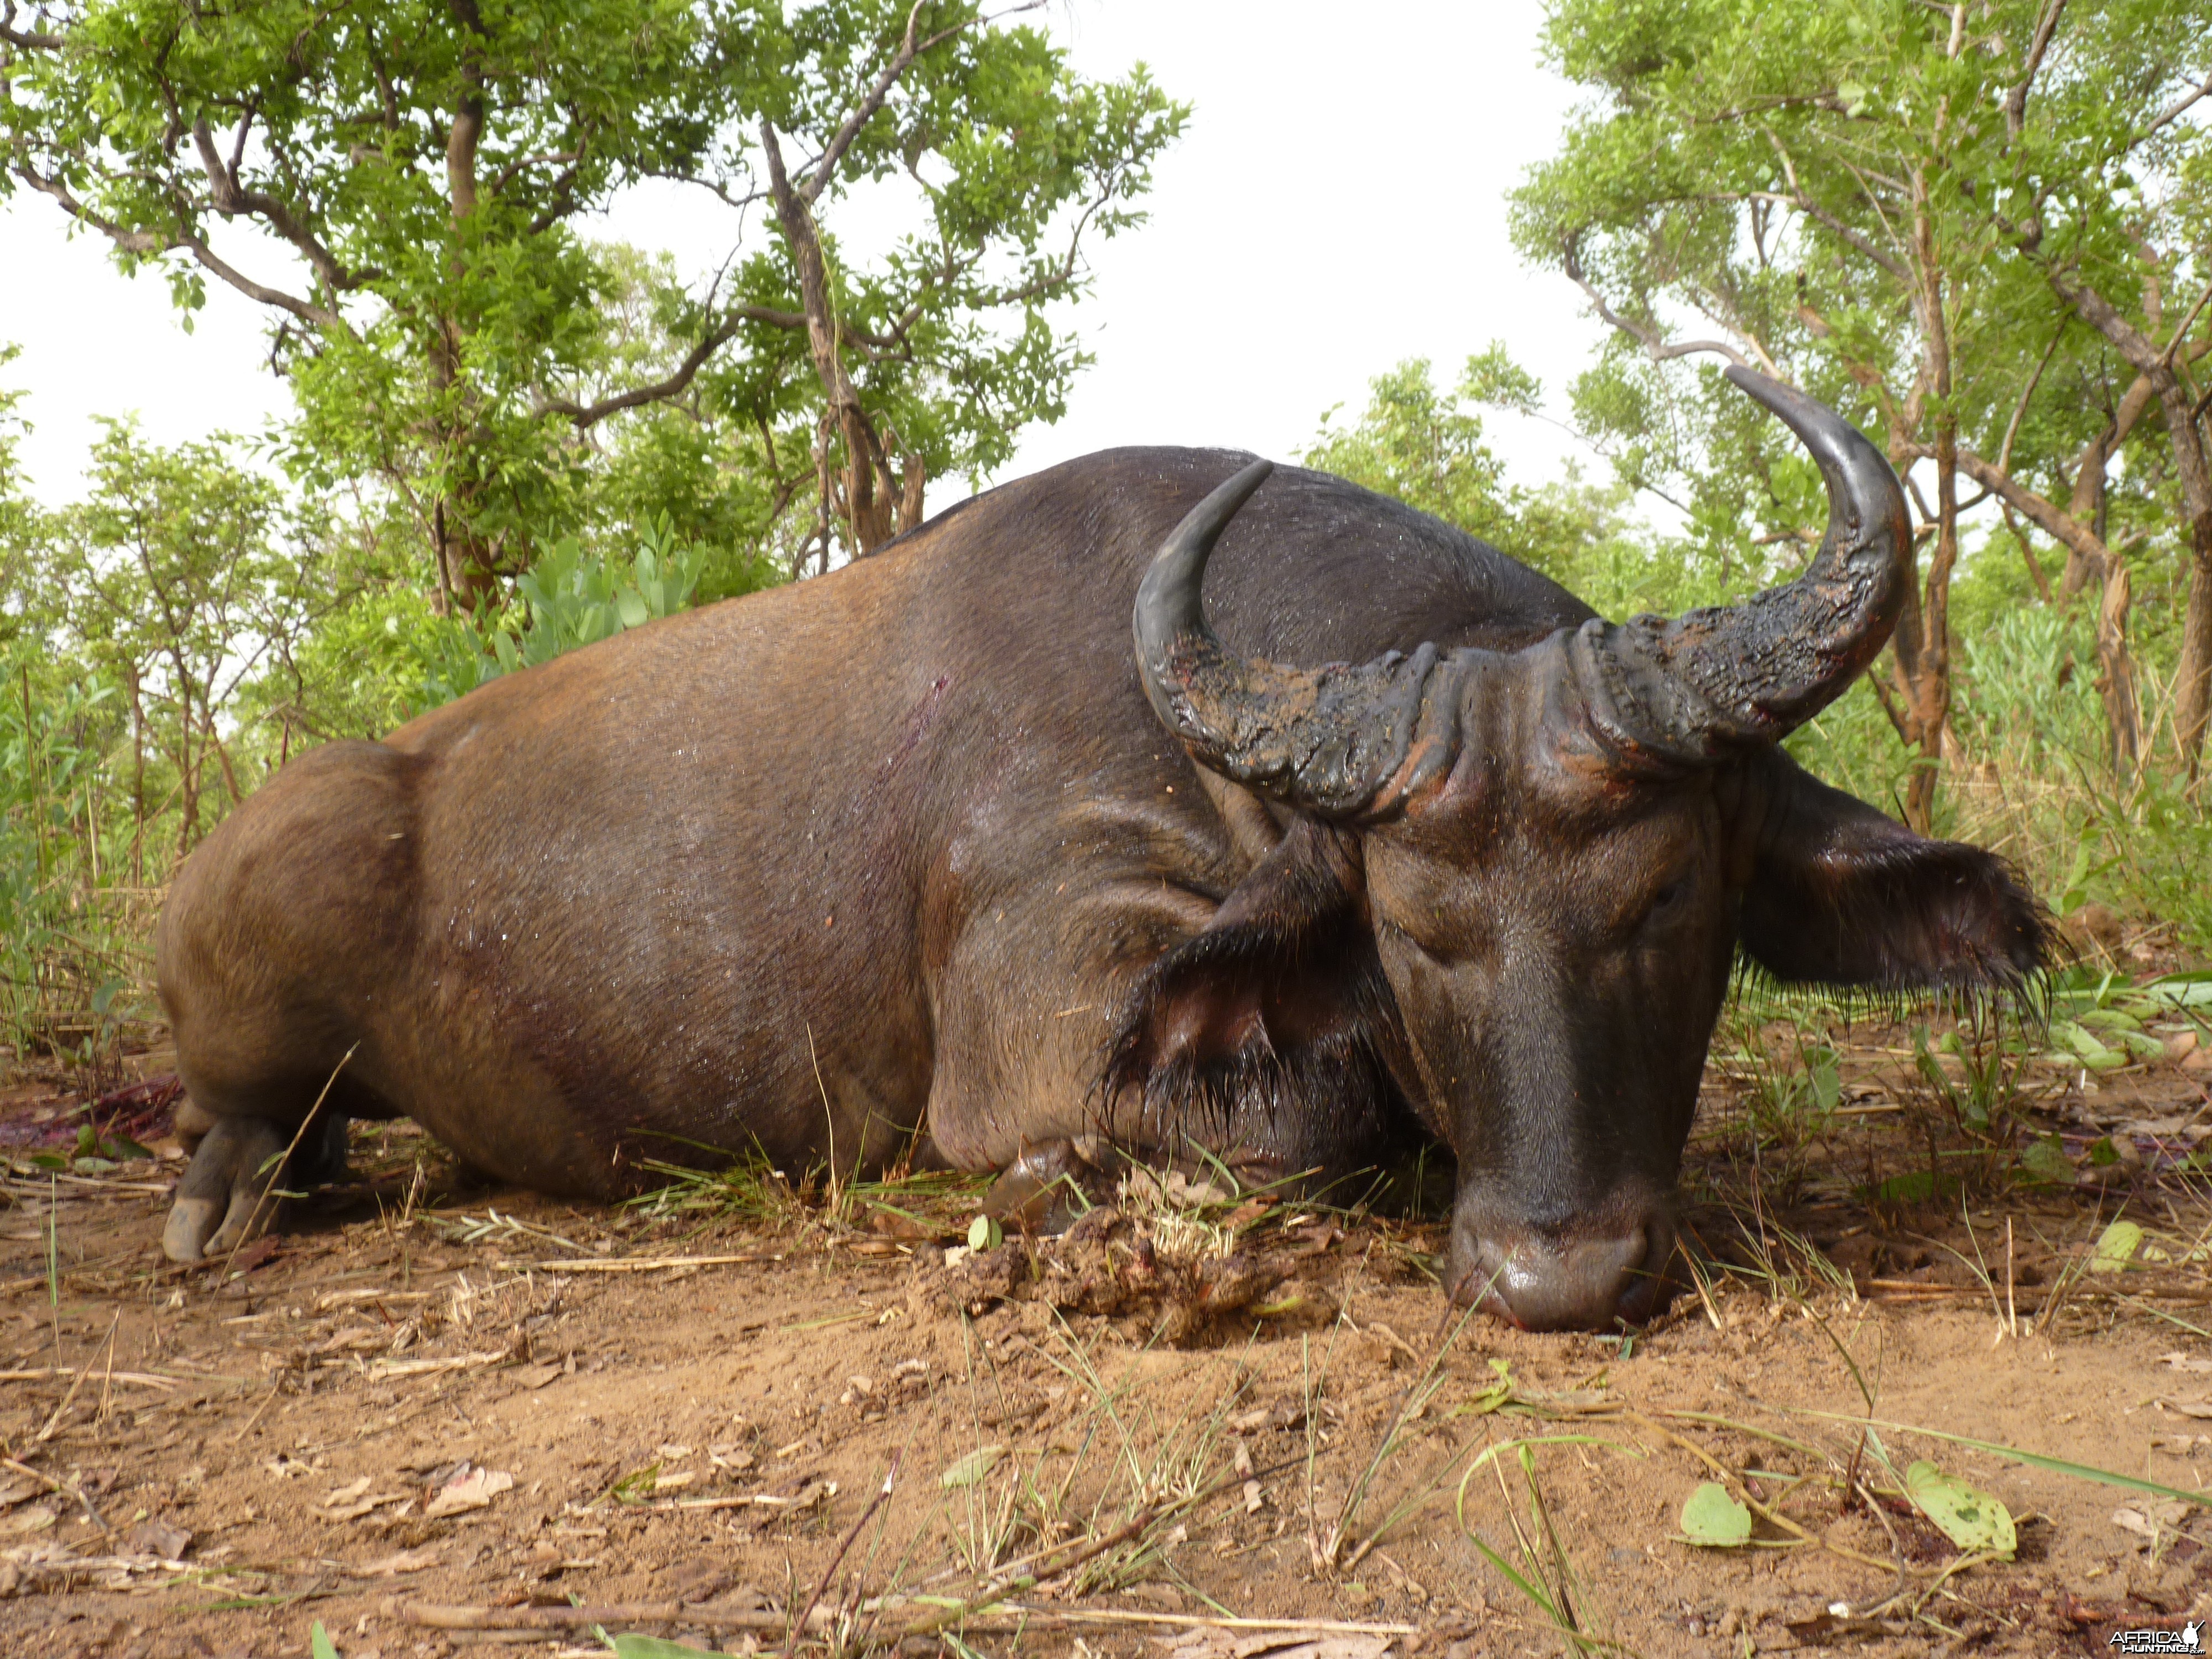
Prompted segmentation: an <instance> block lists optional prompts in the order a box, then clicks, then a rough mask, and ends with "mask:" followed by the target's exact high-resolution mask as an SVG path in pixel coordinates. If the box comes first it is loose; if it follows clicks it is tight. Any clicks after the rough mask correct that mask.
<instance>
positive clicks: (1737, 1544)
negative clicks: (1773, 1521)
mask: <svg viewBox="0 0 2212 1659" xmlns="http://www.w3.org/2000/svg"><path fill="white" fill-rule="evenodd" d="M1682 1541H1683V1542H1684V1543H1686V1544H1694V1545H1695V1546H1697V1547H1698V1548H1699V1549H1706V1550H1732V1549H1740V1548H1741V1547H1743V1546H1744V1545H1746V1544H1748V1543H1749V1542H1751V1511H1750V1510H1748V1509H1747V1508H1745V1507H1744V1506H1743V1505H1742V1504H1739V1503H1738V1502H1736V1500H1735V1498H1730V1497H1729V1494H1728V1488H1727V1487H1726V1486H1722V1485H1721V1484H1720V1483H1719V1482H1718V1481H1717V1480H1708V1481H1706V1482H1705V1484H1704V1485H1703V1486H1699V1488H1698V1489H1697V1491H1695V1492H1692V1493H1691V1494H1690V1497H1689V1501H1688V1502H1687V1503H1686V1504H1683V1505H1682Z"/></svg>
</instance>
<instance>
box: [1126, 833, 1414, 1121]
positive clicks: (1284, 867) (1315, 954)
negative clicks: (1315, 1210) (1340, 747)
mask: <svg viewBox="0 0 2212 1659" xmlns="http://www.w3.org/2000/svg"><path fill="white" fill-rule="evenodd" d="M1394 1010H1395V1002H1394V1001H1393V1000H1392V999H1391V996H1390V992H1389V985H1388V983H1387V982H1386V981H1384V979H1383V969H1382V963H1381V961H1380V960H1379V959H1378V958H1377V957H1376V953H1375V940H1374V935H1373V933H1372V932H1371V931H1370V927H1369V925H1368V921H1367V915H1366V902H1365V878H1364V871H1363V869H1362V866H1361V864H1360V859H1359V849H1358V841H1357V839H1356V838H1355V837H1354V836H1352V835H1351V834H1350V833H1349V832H1346V831H1343V830H1339V829H1332V828H1330V827H1328V826H1327V825H1324V824H1321V823H1316V822H1315V821H1314V820H1312V819H1310V818H1305V817H1299V818H1297V819H1296V820H1294V821H1293V822H1292V823H1291V828H1290V829H1289V830H1288V832H1287V833H1285V835H1284V836H1283V838H1282V839H1281V840H1280V841H1279V842H1277V843H1276V845H1275V847H1274V848H1273V850H1272V851H1270V852H1269V853H1268V854H1267V856H1266V857H1264V858H1262V859H1261V860H1260V862H1259V863H1258V864H1257V865H1255V866H1254V867H1253V869H1252V872H1251V873H1250V874H1249V875H1248V876H1246V877H1245V878H1244V879H1243V881H1242V882H1240V883H1239V884H1237V886H1236V887H1235V888H1234V889H1232V890H1231V892H1230V893H1229V895H1228V896H1227V897H1226V898H1225V899H1224V900H1223V901H1222V903H1221V908H1219V909H1218V911H1217V912H1216V913H1215V915H1214V918H1213V920H1212V921H1211V922H1210V923H1209V924H1208V925H1207V926H1206V927H1205V928H1203V929H1202V930H1200V932H1199V933H1194V934H1193V935H1192V936H1191V937H1190V938H1188V939H1185V940H1184V941H1183V942H1182V944H1181V945H1177V946H1176V947H1175V948H1174V949H1173V950H1171V951H1167V952H1166V953H1165V954H1164V955H1163V956H1162V957H1159V959H1158V961H1156V962H1154V963H1152V966H1151V967H1149V968H1148V969H1146V971H1145V973H1144V974H1143V975H1142V976H1141V977H1139V980H1138V981H1137V982H1136V984H1135V985H1134V986H1133V987H1132V988H1131V991H1130V993H1129V995H1128V996H1127V999H1126V1000H1125V1001H1124V1002H1123V1005H1122V1007H1121V1014H1120V1017H1119V1018H1118V1020H1117V1022H1116V1024H1115V1038H1114V1042H1113V1044H1112V1046H1111V1048H1110V1049H1109V1054H1108V1059H1107V1062H1106V1066H1105V1071H1104V1074H1103V1077H1102V1079H1100V1084H1099V1092H1100V1095H1101V1096H1102V1097H1103V1100H1102V1104H1103V1107H1104V1109H1105V1114H1106V1119H1107V1123H1108V1126H1109V1128H1110V1129H1111V1130H1112V1131H1113V1132H1114V1133H1115V1135H1116V1137H1117V1138H1119V1139H1123V1140H1125V1141H1127V1140H1128V1139H1131V1138H1132V1137H1133V1138H1135V1139H1139V1140H1142V1141H1145V1142H1148V1143H1150V1144H1152V1145H1155V1146H1158V1147H1160V1148H1161V1150H1163V1151H1165V1152H1170V1153H1182V1152H1187V1151H1188V1148H1187V1147H1185V1146H1182V1144H1181V1142H1182V1135H1183V1134H1184V1133H1188V1132H1194V1131H1200V1130H1203V1131H1205V1132H1206V1139H1208V1140H1209V1141H1212V1140H1214V1139H1216V1138H1217V1137H1224V1136H1225V1139H1227V1140H1230V1141H1234V1140H1237V1139H1254V1138H1258V1137H1261V1136H1265V1137H1266V1138H1267V1139H1270V1140H1275V1141H1279V1142H1280V1143H1282V1144H1283V1145H1284V1146H1285V1150H1286V1151H1287V1150H1289V1149H1290V1146H1291V1143H1296V1144H1297V1147H1298V1149H1299V1155H1300V1156H1305V1157H1310V1158H1314V1159H1316V1160H1320V1159H1323V1158H1328V1157H1330V1156H1331V1155H1333V1154H1337V1153H1340V1152H1348V1151H1349V1150H1350V1149H1351V1148H1352V1147H1353V1146H1355V1145H1357V1144H1358V1143H1362V1142H1364V1140H1366V1139H1368V1138H1370V1136H1371V1135H1373V1134H1374V1133H1376V1132H1377V1131H1378V1130H1379V1129H1380V1127H1381V1126H1382V1123H1383V1119H1384V1118H1385V1117H1386V1116H1390V1115H1393V1112H1392V1108H1393V1106H1394V1104H1395V1103H1396V1102H1397V1101H1398V1098H1399V1097H1398V1095H1397V1091H1396V1087H1395V1083H1394V1082H1393V1081H1392V1078H1391V1073H1390V1068H1389V1064H1388V1062H1387V1060H1385V1058H1384V1056H1385V1054H1386V1053H1387V1052H1388V1051H1389V1048H1390V1043H1391V1034H1392V1033H1393V1032H1394V1031H1395V1029H1396V1021H1395V1012H1394ZM1317 1138H1318V1140H1319V1141H1325V1142H1327V1143H1328V1144H1327V1145H1320V1144H1316V1139H1317Z"/></svg>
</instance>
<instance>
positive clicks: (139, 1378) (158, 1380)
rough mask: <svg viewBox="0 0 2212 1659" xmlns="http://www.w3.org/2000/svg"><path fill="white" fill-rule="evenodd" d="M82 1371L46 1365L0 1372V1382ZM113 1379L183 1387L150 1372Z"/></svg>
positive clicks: (124, 1373)
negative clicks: (24, 1369) (41, 1367)
mask: <svg viewBox="0 0 2212 1659" xmlns="http://www.w3.org/2000/svg"><path fill="white" fill-rule="evenodd" d="M39 1282H40V1284H44V1283H45V1282H46V1281H45V1280H44V1279H40V1281H39ZM82 1374H83V1373H82V1371H80V1370H71V1369H70V1367H68V1366H66V1365H48V1366H46V1367H44V1368H43V1369H40V1368H36V1367H34V1368H33V1369H32V1370H27V1371H0V1383H35V1382H37V1381H38V1380H39V1379H40V1377H44V1376H68V1377H77V1376H82ZM113 1377H114V1380H115V1381H116V1382H118V1383H123V1384H124V1385H125V1387H128V1388H139V1389H177V1388H182V1387H183V1386H184V1383H183V1382H182V1380H181V1379H179V1378H178V1377H173V1376H155V1375H154V1374H153V1373H152V1372H150V1371H117V1372H115V1373H113Z"/></svg>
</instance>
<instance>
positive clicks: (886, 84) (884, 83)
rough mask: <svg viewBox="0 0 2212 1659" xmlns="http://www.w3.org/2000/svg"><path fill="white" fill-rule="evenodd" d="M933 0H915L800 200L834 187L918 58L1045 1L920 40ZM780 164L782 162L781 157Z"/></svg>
mask: <svg viewBox="0 0 2212 1659" xmlns="http://www.w3.org/2000/svg"><path fill="white" fill-rule="evenodd" d="M928 3H930V0H914V9H913V10H911V11H909V12H908V13H907V15H906V32H905V33H904V34H902V36H901V37H900V39H899V46H898V50H897V51H896V52H893V53H892V54H891V60H890V63H888V64H884V69H883V72H882V73H881V74H879V75H878V76H876V82H875V84H874V85H873V86H872V87H870V88H868V91H867V95H866V96H865V97H864V98H862V99H861V100H860V103H859V104H857V105H856V106H854V110H853V112H852V113H851V114H850V115H848V116H847V117H846V118H845V120H844V123H843V125H841V126H840V127H839V128H838V129H837V131H836V136H835V137H832V138H831V139H830V140H829V145H828V147H827V148H825V149H823V152H822V159H821V161H817V163H816V164H815V166H814V168H813V170H812V171H811V173H808V174H807V177H806V182H805V184H803V185H800V186H799V190H798V192H797V194H798V197H799V201H800V202H801V203H802V204H805V206H807V207H809V208H811V207H812V206H813V205H814V204H815V203H816V202H817V201H819V200H820V199H821V198H822V192H823V191H825V190H827V189H828V188H829V181H830V180H831V179H834V178H836V174H837V164H838V163H839V162H840V161H843V160H844V159H845V152H846V151H847V150H848V149H851V148H852V147H853V141H854V139H856V138H858V137H860V131H861V129H862V128H864V127H866V125H868V123H869V122H871V121H872V120H874V119H875V118H876V112H877V111H878V110H879V109H881V108H882V107H883V106H884V100H885V99H887V98H889V97H890V95H891V88H893V87H895V86H896V85H897V84H898V81H899V77H900V76H902V75H904V74H905V73H906V72H907V70H908V69H909V68H910V67H912V65H913V64H914V60H915V58H919V57H921V55H922V53H924V52H928V51H930V50H932V49H933V47H936V46H942V45H943V44H944V43H945V41H947V40H951V39H952V37H953V36H954V35H956V34H960V33H965V32H966V31H967V30H969V29H970V28H973V27H975V25H977V24H979V23H995V22H997V21H999V19H1000V18H1001V17H1012V16H1016V15H1019V14H1020V13H1022V12H1025V11H1035V10H1036V9H1038V8H1039V7H1041V6H1042V5H1043V3H1044V0H1024V3H1022V4H1020V5H1018V6H1012V7H1009V8H1008V9H1006V10H1005V11H1002V12H999V13H996V14H994V15H983V14H981V13H978V14H977V15H975V16H973V17H969V18H964V19H963V20H962V21H959V22H957V23H955V24H954V25H953V26H952V27H951V28H946V29H939V31H938V32H937V33H934V34H933V35H931V36H930V37H929V38H928V39H927V40H921V41H917V40H915V29H916V28H917V27H919V26H920V24H921V9H922V8H923V7H924V6H926V5H927V4H928ZM778 165H779V166H780V165H781V161H780V160H779V162H778Z"/></svg>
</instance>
